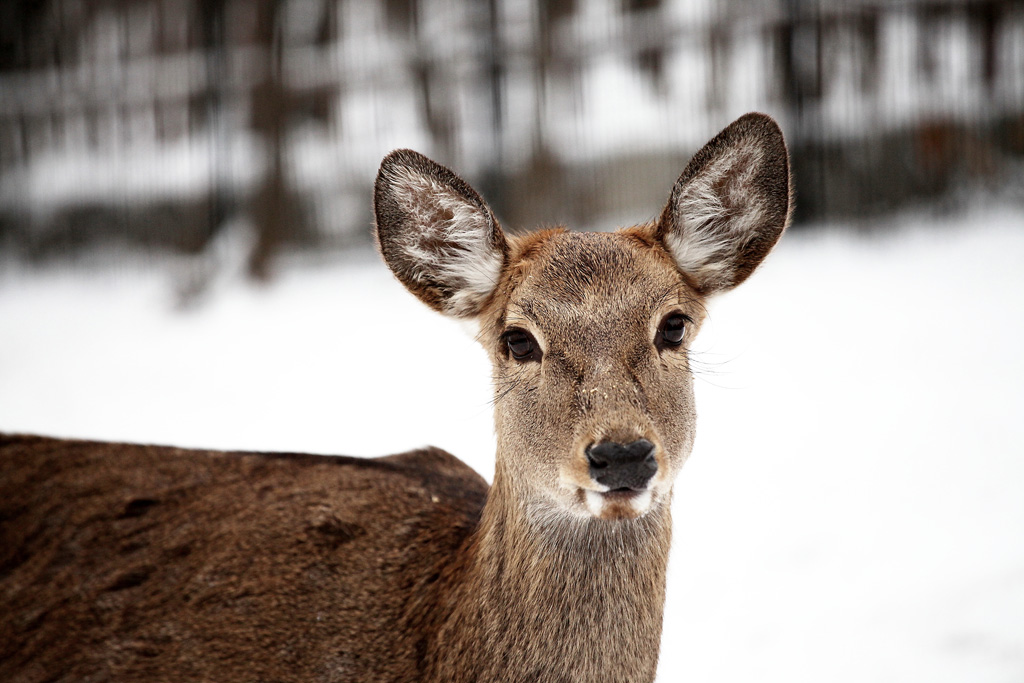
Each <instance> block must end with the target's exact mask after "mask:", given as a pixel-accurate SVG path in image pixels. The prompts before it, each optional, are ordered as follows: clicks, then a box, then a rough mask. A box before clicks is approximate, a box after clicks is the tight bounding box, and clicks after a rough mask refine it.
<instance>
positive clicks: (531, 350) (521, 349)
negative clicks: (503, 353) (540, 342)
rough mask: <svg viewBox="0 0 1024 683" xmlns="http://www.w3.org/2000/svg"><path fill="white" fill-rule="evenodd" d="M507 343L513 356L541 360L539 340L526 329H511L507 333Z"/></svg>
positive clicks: (520, 358) (526, 359) (519, 358)
mask: <svg viewBox="0 0 1024 683" xmlns="http://www.w3.org/2000/svg"><path fill="white" fill-rule="evenodd" d="M505 345H506V346H507V347H508V352H509V353H510V354H512V357H513V358H515V359H516V360H519V361H528V360H540V349H539V348H538V347H537V342H536V341H535V340H534V338H533V337H531V336H530V333H529V332H526V331H525V330H509V331H508V332H506V333H505Z"/></svg>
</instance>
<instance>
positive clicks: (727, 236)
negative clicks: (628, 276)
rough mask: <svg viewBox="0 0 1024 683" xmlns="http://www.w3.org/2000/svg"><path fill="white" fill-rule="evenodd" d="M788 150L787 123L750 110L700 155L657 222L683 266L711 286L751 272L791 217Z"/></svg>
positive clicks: (722, 286) (718, 287)
mask: <svg viewBox="0 0 1024 683" xmlns="http://www.w3.org/2000/svg"><path fill="white" fill-rule="evenodd" d="M789 188H790V181H789V158H788V155H787V152H786V145H785V142H784V141H783V138H782V131H781V130H779V127H778V125H777V124H776V123H775V122H774V121H773V120H772V119H771V118H770V117H768V116H766V115H764V114H747V115H746V116H743V117H741V118H740V119H738V120H737V121H735V122H734V123H733V124H731V125H730V126H728V127H727V128H726V129H725V130H723V131H722V132H721V133H719V134H718V135H717V136H716V137H715V138H714V139H713V140H711V142H709V143H708V144H707V145H705V146H704V148H703V149H701V150H700V151H699V152H697V154H696V155H695V156H694V157H693V159H692V160H691V161H690V163H689V164H688V165H687V167H686V170H684V171H683V173H682V175H681V176H680V177H679V180H678V181H676V184H675V186H674V187H673V189H672V195H671V197H670V199H669V202H668V205H667V206H666V207H665V210H664V212H663V213H662V216H661V219H660V221H659V225H658V228H657V235H658V237H659V238H660V239H661V240H662V241H663V242H664V244H665V246H666V247H667V248H668V250H669V251H670V252H671V254H672V256H673V257H674V259H675V261H676V264H677V265H678V266H679V269H680V270H682V271H683V272H685V273H687V274H688V275H690V276H691V277H692V278H693V280H694V281H695V282H696V283H697V285H698V287H699V288H700V290H701V291H702V292H704V293H705V294H710V293H713V292H717V291H722V290H726V289H730V288H732V287H735V286H736V285H738V284H740V283H741V282H743V281H744V280H746V279H747V278H748V277H749V276H750V274H751V273H752V272H753V271H754V269H755V268H756V267H757V266H758V264H760V263H761V261H762V260H763V259H764V257H765V256H767V255H768V252H769V251H771V248H772V247H773V246H774V245H775V243H776V242H777V241H778V239H779V237H780V236H781V235H782V232H783V230H785V228H786V225H787V224H788V222H789V215H790V210H791V205H792V202H791V201H790V197H789Z"/></svg>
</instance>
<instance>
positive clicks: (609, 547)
mask: <svg viewBox="0 0 1024 683" xmlns="http://www.w3.org/2000/svg"><path fill="white" fill-rule="evenodd" d="M504 479H505V477H503V476H502V475H501V473H500V472H498V473H496V475H495V481H494V485H493V486H492V487H491V492H490V494H489V496H488V500H487V504H486V506H485V507H484V512H483V517H482V519H481V523H480V527H479V529H478V530H477V532H476V533H475V535H474V536H473V537H472V538H471V539H470V541H469V544H468V548H467V550H468V552H467V554H466V557H465V558H464V563H462V565H461V568H460V570H459V571H458V572H455V573H454V575H453V576H452V583H451V585H450V593H449V600H448V601H447V605H446V610H445V611H446V612H447V615H446V618H444V620H443V623H442V625H441V628H440V630H439V632H438V635H437V641H436V644H437V648H436V653H437V656H436V657H435V658H434V662H435V667H436V668H435V671H436V674H437V676H436V677H437V680H451V681H460V680H473V681H490V680H496V681H497V680H500V681H517V680H524V681H525V680H531V681H535V680H559V681H563V680H564V681H577V680H578V681H604V680H608V681H650V680H653V679H654V675H655V669H656V666H657V661H658V649H659V644H660V637H661V623H662V611H663V605H664V597H665V568H666V564H667V560H668V549H669V543H670V539H671V517H670V514H669V510H668V509H667V506H662V507H659V508H657V509H654V510H652V511H651V512H649V513H648V514H647V515H646V516H645V517H643V518H641V519H638V520H624V521H611V522H609V521H605V520H598V519H578V518H570V517H568V516H567V515H564V514H551V513H544V512H538V511H537V510H531V509H530V508H529V506H528V505H524V504H522V503H520V502H518V501H517V500H515V499H514V498H513V496H512V495H511V491H510V490H509V488H508V487H506V485H505V481H504Z"/></svg>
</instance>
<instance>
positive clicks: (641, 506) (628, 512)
mask: <svg viewBox="0 0 1024 683" xmlns="http://www.w3.org/2000/svg"><path fill="white" fill-rule="evenodd" d="M585 497H586V501H587V509H588V510H589V511H590V514H591V515H593V516H594V517H600V518H608V517H611V518H622V517H640V516H642V515H644V514H646V513H647V511H648V510H650V508H651V500H652V496H651V491H650V489H648V490H646V491H640V492H639V493H633V494H629V495H622V494H615V493H612V494H606V493H599V492H597V491H589V490H588V491H585Z"/></svg>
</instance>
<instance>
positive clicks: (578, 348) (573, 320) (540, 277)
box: [375, 114, 790, 519]
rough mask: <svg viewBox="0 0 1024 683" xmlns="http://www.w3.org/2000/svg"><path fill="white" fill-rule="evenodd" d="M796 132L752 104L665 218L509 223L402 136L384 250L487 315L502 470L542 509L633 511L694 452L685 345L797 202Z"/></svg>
mask: <svg viewBox="0 0 1024 683" xmlns="http://www.w3.org/2000/svg"><path fill="white" fill-rule="evenodd" d="M789 206H790V203H789V171H788V161H787V156H786V150H785V146H784V143H783V141H782V135H781V132H780V131H779V129H778V127H777V126H776V125H775V123H774V122H773V121H772V120H771V119H769V118H768V117H766V116H763V115H756V114H754V115H747V116H745V117H743V118H741V119H739V120H738V121H736V122H735V123H733V124H732V125H731V126H729V127H728V128H726V129H725V130H724V131H722V133H720V134H719V135H718V136H717V137H716V138H715V139H714V140H712V141H711V142H710V143H708V145H707V146H705V147H704V148H703V149H702V150H701V151H700V152H698V154H697V155H696V156H695V157H694V159H693V160H692V161H691V162H690V164H689V165H688V166H687V168H686V170H685V171H684V172H683V174H682V176H681V177H680V178H679V180H678V181H677V182H676V185H675V187H674V188H673V190H672V193H671V197H670V199H669V202H668V205H667V206H666V207H665V210H664V211H663V212H662V214H661V217H660V218H659V219H658V220H657V221H655V222H654V223H651V224H648V225H642V226H636V227H632V228H627V229H624V230H620V231H618V232H615V233H569V232H566V231H564V230H548V231H542V232H538V233H532V234H527V235H524V236H508V237H507V236H506V235H505V234H504V233H503V232H502V231H501V229H500V227H499V226H498V223H497V220H496V219H495V218H494V216H493V214H492V213H491V211H490V209H489V208H487V206H486V204H485V203H484V202H483V200H482V199H481V198H480V196H479V195H478V194H477V193H476V192H475V191H474V190H472V188H470V187H469V186H468V185H467V184H466V183H465V182H463V181H462V180H461V179H459V178H458V177H457V176H455V175H454V174H453V173H452V172H451V171H449V170H447V169H445V168H443V167H441V166H438V165H437V164H435V163H434V162H432V161H430V160H428V159H426V158H425V157H422V156H421V155H419V154H416V153H415V152H410V151H407V150H400V151H398V152H393V153H392V154H391V155H389V156H388V157H387V158H385V160H384V162H383V163H382V165H381V170H380V173H379V175H378V178H377V185H376V190H375V209H376V213H377V234H378V239H379V243H380V248H381V252H382V254H383V256H384V258H385V260H386V261H387V263H388V265H389V266H390V267H391V269H392V271H393V272H394V273H395V274H396V275H397V276H398V278H399V279H400V280H401V281H402V282H403V283H404V284H405V285H406V287H407V288H409V289H410V291H412V292H413V293H414V294H416V295H417V296H418V297H419V298H420V299H421V300H423V301H424V302H425V303H427V304H429V305H430V306H432V307H434V308H435V309H437V310H440V311H441V312H443V313H446V314H449V315H453V316H457V317H472V318H476V319H477V320H478V321H479V324H480V341H481V342H482V343H483V345H484V347H485V348H486V349H487V351H488V353H489V355H490V357H491V361H492V363H493V368H494V369H493V380H494V395H495V422H496V428H497V434H498V462H497V467H496V472H495V481H496V482H498V481H499V480H500V481H501V482H502V485H503V486H504V487H505V488H506V489H507V490H508V491H509V492H511V495H512V496H513V497H514V498H515V499H516V500H518V501H520V502H521V503H522V505H523V506H524V507H525V508H526V509H528V510H531V511H533V512H536V513H540V514H541V515H552V514H554V515H566V514H567V515H571V516H576V517H583V518H591V517H596V518H601V519H628V518H634V517H639V516H642V515H644V514H646V513H648V512H649V511H650V510H651V509H652V508H654V507H657V506H662V505H667V504H668V501H669V500H670V498H671V491H672V483H673V481H674V479H675V476H676V474H677V473H678V472H679V469H680V468H681V467H682V464H683V462H685V460H686V458H687V457H688V456H689V454H690V450H691V448H692V445H693V440H694V429H695V422H696V418H695V410H694V405H693V380H692V375H691V373H690V366H689V359H688V355H687V353H688V348H689V346H690V344H691V343H692V341H693V339H694V337H695V335H696V333H697V330H698V328H699V326H700V323H701V322H702V321H703V319H704V303H705V301H706V298H707V297H708V296H709V295H711V294H713V293H715V292H717V291H722V290H724V289H728V288H731V287H733V286H735V285H736V284H739V283H740V282H742V281H743V280H744V279H746V277H748V276H749V275H750V273H751V272H752V271H753V270H754V268H755V267H756V266H757V265H758V263H760V261H761V260H762V259H763V258H764V256H765V255H767V253H768V251H769V250H770V249H771V247H772V246H773V245H774V244H775V242H776V241H777V240H778V238H779V236H780V235H781V233H782V231H783V229H784V228H785V225H786V222H787V220H788V216H789Z"/></svg>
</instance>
